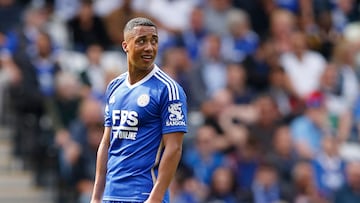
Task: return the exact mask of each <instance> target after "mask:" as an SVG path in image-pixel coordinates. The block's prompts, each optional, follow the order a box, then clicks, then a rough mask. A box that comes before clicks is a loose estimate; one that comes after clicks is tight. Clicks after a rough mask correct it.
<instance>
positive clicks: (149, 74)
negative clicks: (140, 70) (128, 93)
mask: <svg viewBox="0 0 360 203" xmlns="http://www.w3.org/2000/svg"><path fill="white" fill-rule="evenodd" d="M158 70H159V67H158V66H157V65H156V64H154V68H153V69H152V70H151V72H150V73H148V74H147V75H146V76H145V77H144V78H143V79H141V80H139V81H137V82H136V83H134V84H132V85H131V84H130V83H129V73H128V74H127V75H126V80H125V81H126V86H127V87H128V88H130V89H132V88H135V87H137V86H139V85H141V84H143V83H144V82H146V81H148V80H149V79H150V78H151V77H152V76H153V75H154V74H155V73H156V72H157V71H158Z"/></svg>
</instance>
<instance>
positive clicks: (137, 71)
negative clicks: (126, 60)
mask: <svg viewBox="0 0 360 203" xmlns="http://www.w3.org/2000/svg"><path fill="white" fill-rule="evenodd" d="M153 69H154V65H152V66H151V67H149V68H145V69H141V68H135V67H133V68H131V67H129V70H128V72H129V77H128V79H129V81H128V82H129V84H130V85H133V84H135V83H137V82H139V81H140V80H142V79H143V78H144V77H146V76H147V75H148V74H149V73H150V72H151V71H152V70H153Z"/></svg>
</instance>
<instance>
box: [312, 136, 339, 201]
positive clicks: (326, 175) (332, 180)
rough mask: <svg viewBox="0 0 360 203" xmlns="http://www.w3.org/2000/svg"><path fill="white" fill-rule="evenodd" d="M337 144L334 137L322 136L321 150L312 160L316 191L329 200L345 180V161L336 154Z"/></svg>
mask: <svg viewBox="0 0 360 203" xmlns="http://www.w3.org/2000/svg"><path fill="white" fill-rule="evenodd" d="M338 146H339V144H338V143H337V139H336V137H332V136H324V137H323V138H322V140H321V151H320V152H319V153H318V154H317V155H316V156H315V158H314V160H313V162H312V165H313V169H314V178H315V181H316V187H317V190H318V193H319V194H320V195H321V196H322V197H324V198H326V199H327V200H329V201H331V200H332V199H333V194H334V192H335V191H337V190H338V189H339V188H340V187H341V186H342V185H343V184H344V182H345V162H344V160H342V158H341V157H340V156H339V154H338Z"/></svg>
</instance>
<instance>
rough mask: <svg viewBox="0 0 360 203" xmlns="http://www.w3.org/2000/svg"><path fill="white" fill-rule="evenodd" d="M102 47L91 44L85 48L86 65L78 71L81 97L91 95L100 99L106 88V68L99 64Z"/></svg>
mask: <svg viewBox="0 0 360 203" xmlns="http://www.w3.org/2000/svg"><path fill="white" fill-rule="evenodd" d="M102 55H103V48H102V47H101V45H99V44H91V45H89V46H88V48H87V49H86V56H87V59H88V64H87V67H85V68H84V70H83V71H82V72H81V73H80V78H81V81H82V84H83V87H84V88H83V91H82V93H83V94H84V95H82V96H83V97H93V98H95V99H98V100H100V101H102V99H103V97H104V94H105V90H106V84H107V83H106V70H105V67H104V66H103V65H102V64H101V59H102V58H101V57H102Z"/></svg>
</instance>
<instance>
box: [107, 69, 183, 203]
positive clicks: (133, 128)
mask: <svg viewBox="0 0 360 203" xmlns="http://www.w3.org/2000/svg"><path fill="white" fill-rule="evenodd" d="M105 126H106V127H111V128H112V130H111V136H110V137H111V139H110V146H109V150H108V164H107V174H106V185H105V191H104V196H103V199H104V200H110V201H127V202H143V201H145V200H146V199H147V198H148V196H149V194H150V192H151V189H152V187H153V184H154V183H155V181H156V178H157V174H158V165H159V162H160V160H161V155H162V152H163V148H164V146H163V143H162V138H163V136H166V135H165V134H168V133H172V132H184V133H186V132H187V109H186V95H185V93H184V91H183V89H182V88H181V86H180V85H179V84H178V83H176V82H175V81H174V80H173V79H171V78H170V77H169V76H168V75H166V74H165V73H164V72H163V71H162V70H160V68H159V67H157V66H156V65H155V66H154V68H153V70H152V71H151V72H150V73H149V74H148V75H147V76H146V77H144V78H143V79H142V80H140V81H139V82H137V83H135V84H133V85H130V84H129V82H128V73H124V74H122V75H120V76H119V77H117V78H115V79H114V80H113V81H112V82H110V84H109V85H108V88H107V92H106V107H105ZM163 202H169V195H168V192H167V193H166V195H165V197H164V201H163Z"/></svg>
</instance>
